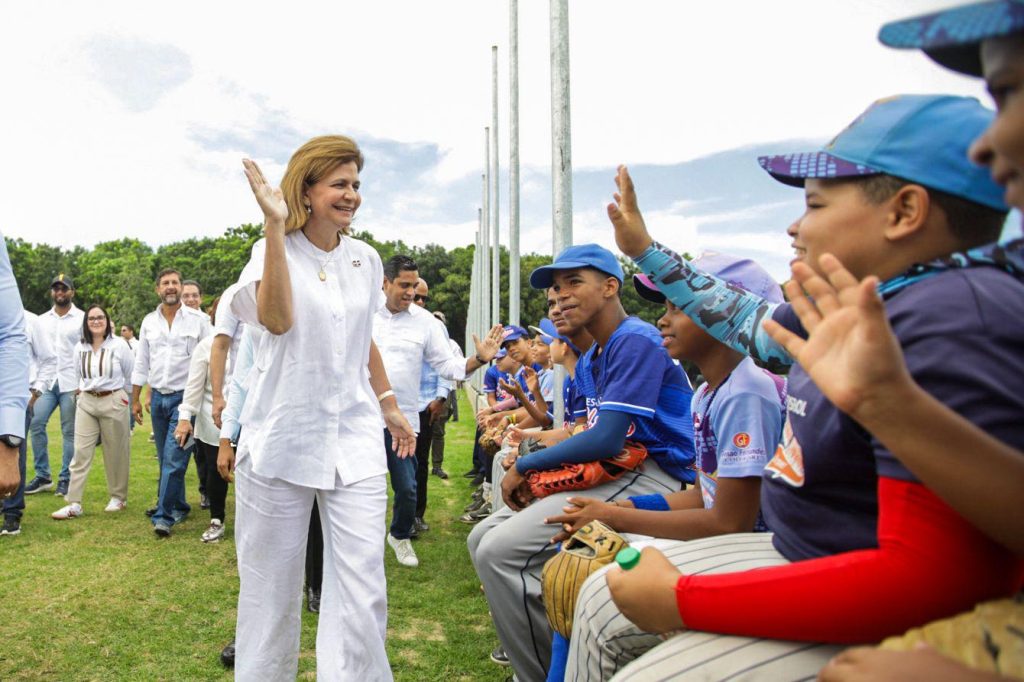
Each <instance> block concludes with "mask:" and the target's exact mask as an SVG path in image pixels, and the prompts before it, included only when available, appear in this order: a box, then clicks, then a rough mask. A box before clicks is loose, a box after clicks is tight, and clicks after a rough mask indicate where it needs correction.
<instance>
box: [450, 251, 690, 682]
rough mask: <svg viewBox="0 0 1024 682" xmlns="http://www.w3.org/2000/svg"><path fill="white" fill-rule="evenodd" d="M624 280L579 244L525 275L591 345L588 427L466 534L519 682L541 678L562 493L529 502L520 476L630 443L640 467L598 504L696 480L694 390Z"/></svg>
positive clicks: (511, 484) (510, 480) (530, 464)
mask: <svg viewBox="0 0 1024 682" xmlns="http://www.w3.org/2000/svg"><path fill="white" fill-rule="evenodd" d="M622 278H623V274H622V268H621V266H620V265H619V263H618V261H617V260H616V259H615V257H614V256H613V255H612V253H611V252H609V251H608V250H607V249H603V248H601V247H599V246H597V245H594V244H585V245H581V246H574V247H570V248H568V249H566V250H565V251H563V252H562V253H561V254H559V255H558V257H557V258H556V259H555V261H554V262H553V263H552V264H551V265H549V266H545V267H542V268H538V269H537V270H535V271H534V272H533V274H532V275H531V279H530V282H531V284H532V285H533V286H534V287H535V288H538V289H547V288H549V287H551V286H553V287H554V289H555V292H556V293H557V300H558V307H559V309H560V310H561V313H562V315H563V316H564V318H565V319H566V320H567V321H568V322H569V323H570V324H576V325H579V326H582V327H585V328H586V330H587V331H588V332H589V333H590V335H591V336H592V337H593V339H594V345H593V346H592V347H591V348H590V350H589V351H587V353H586V354H585V356H589V357H590V358H591V361H590V362H589V363H588V367H589V369H588V370H587V372H586V374H587V376H586V377H583V376H581V375H582V373H583V371H582V370H581V367H580V363H578V364H577V368H576V380H577V386H579V385H580V384H581V383H583V384H585V385H586V386H587V388H585V389H584V392H585V393H586V394H587V398H588V412H590V415H589V421H590V423H591V426H590V428H589V429H587V430H586V431H584V432H582V433H580V434H578V435H576V436H573V437H572V438H569V439H567V440H565V441H563V442H561V443H559V444H557V445H554V446H552V447H550V448H547V449H544V450H540V451H537V452H534V453H531V454H529V455H526V456H524V457H522V458H520V459H519V460H517V462H516V463H515V465H514V466H512V467H511V468H510V469H509V471H508V473H507V474H506V476H505V479H504V480H503V482H502V492H503V496H504V498H505V500H506V502H507V503H508V504H509V507H508V508H505V509H502V510H501V511H499V512H495V513H494V514H493V515H491V516H490V517H489V518H488V519H486V520H485V521H483V522H481V523H480V524H479V525H477V527H476V528H474V529H473V531H472V533H470V536H469V541H468V544H469V548H470V556H471V557H472V559H473V563H474V565H475V567H476V570H477V574H478V575H479V576H480V579H481V581H482V582H483V585H484V592H485V594H486V596H487V600H488V603H489V604H490V607H491V613H492V617H493V618H494V623H495V629H496V630H497V632H498V637H499V639H500V640H501V644H502V646H503V647H504V649H505V652H506V653H507V654H508V657H509V660H510V661H511V663H512V667H513V668H514V670H515V672H516V676H517V678H518V679H519V680H521V681H523V682H526V681H537V680H543V679H544V678H545V671H546V670H547V666H548V659H549V657H550V647H551V630H550V628H549V626H548V624H547V617H546V615H545V612H544V607H543V605H542V603H541V601H540V571H541V568H542V566H543V565H544V562H545V561H547V559H549V558H551V557H552V556H553V555H554V554H555V552H556V551H557V547H556V546H555V545H554V544H552V543H550V538H551V532H550V529H549V528H548V527H547V526H545V524H544V519H545V518H546V517H547V516H550V515H551V514H553V513H557V512H558V510H560V509H561V507H562V506H563V505H564V504H565V499H566V497H567V496H568V495H569V493H556V494H553V495H550V496H548V497H544V498H541V499H538V500H534V499H533V498H532V495H531V494H530V493H529V486H528V484H527V483H526V478H525V475H526V474H527V473H528V472H530V471H533V470H544V469H555V468H560V467H561V466H562V465H563V464H565V463H573V462H584V461H596V460H600V459H605V458H608V457H611V456H614V455H616V454H618V453H619V452H620V451H621V450H622V447H623V444H624V443H625V441H626V439H627V438H628V439H630V440H631V441H636V442H639V443H641V444H643V445H644V446H645V447H646V449H647V452H648V458H647V460H646V462H645V466H644V468H643V470H642V471H637V472H627V473H626V474H625V475H623V476H622V477H621V478H619V479H618V480H615V481H611V482H609V483H604V484H601V485H599V486H596V487H594V488H591V489H590V492H589V494H591V495H593V496H595V497H598V498H600V499H604V500H616V499H620V498H624V497H627V496H629V495H645V494H654V493H662V494H669V493H672V492H675V491H678V490H680V489H681V488H682V487H683V484H684V482H690V483H692V482H693V480H694V476H695V474H694V470H693V460H694V454H693V436H692V427H691V424H690V416H689V404H690V399H691V397H692V390H691V389H690V386H689V382H688V381H687V379H686V376H685V374H683V372H682V370H681V369H680V368H679V366H678V365H676V364H675V363H673V362H672V360H671V358H669V356H668V354H667V353H666V352H665V350H664V349H663V348H662V347H661V337H660V335H659V334H658V331H657V330H656V329H655V328H654V327H653V326H652V325H650V324H648V323H646V322H642V321H640V320H638V319H636V318H632V317H629V316H627V315H626V312H625V310H624V309H623V308H622V303H621V301H620V299H619V290H620V288H621V286H622Z"/></svg>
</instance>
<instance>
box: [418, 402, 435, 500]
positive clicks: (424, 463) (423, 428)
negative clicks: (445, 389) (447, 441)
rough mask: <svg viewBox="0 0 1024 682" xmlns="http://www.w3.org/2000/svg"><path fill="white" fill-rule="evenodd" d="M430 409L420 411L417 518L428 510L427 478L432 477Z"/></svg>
mask: <svg viewBox="0 0 1024 682" xmlns="http://www.w3.org/2000/svg"><path fill="white" fill-rule="evenodd" d="M431 440H433V434H432V432H431V429H430V410H423V411H422V412H420V432H419V433H418V434H416V518H418V519H421V518H423V515H424V514H425V513H426V512H427V480H428V479H429V478H430V441H431Z"/></svg>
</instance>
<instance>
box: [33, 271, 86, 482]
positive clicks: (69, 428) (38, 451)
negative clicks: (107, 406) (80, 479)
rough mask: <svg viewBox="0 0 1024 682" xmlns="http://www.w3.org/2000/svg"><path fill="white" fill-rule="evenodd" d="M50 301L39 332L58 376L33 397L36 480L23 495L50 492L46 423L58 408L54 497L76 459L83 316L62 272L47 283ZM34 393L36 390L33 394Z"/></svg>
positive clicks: (72, 289)
mask: <svg viewBox="0 0 1024 682" xmlns="http://www.w3.org/2000/svg"><path fill="white" fill-rule="evenodd" d="M50 298H51V299H52V300H53V307H52V308H50V309H49V310H47V311H46V312H45V313H43V314H42V315H40V316H39V320H38V322H39V326H40V329H41V330H42V333H43V334H44V335H46V337H47V338H48V339H49V340H50V345H51V346H52V347H53V352H54V353H56V355H57V376H56V378H55V380H54V381H52V382H51V383H50V384H49V385H48V386H46V387H45V388H44V389H42V390H41V391H40V392H39V394H38V395H36V402H35V406H34V408H33V415H32V423H31V424H30V426H29V430H30V431H31V433H32V457H33V459H34V461H35V477H34V478H33V479H32V480H31V481H30V482H29V484H28V485H26V486H25V494H26V495H34V494H35V493H38V492H41V491H44V490H53V476H52V475H51V474H50V452H49V449H48V448H49V438H48V437H47V435H46V423H47V422H48V421H50V415H52V414H53V411H54V410H55V409H57V407H58V406H59V407H60V432H61V438H62V439H63V443H62V445H63V459H62V462H61V469H60V476H59V478H58V480H57V489H56V490H55V491H54V494H55V495H67V492H68V481H70V480H71V471H70V470H69V469H68V467H69V466H70V465H71V460H72V458H74V456H75V390H76V389H77V388H78V380H77V377H76V375H75V358H74V351H75V344H76V343H78V340H79V339H80V338H81V337H82V322H83V319H84V318H85V313H83V312H82V310H81V309H80V308H78V307H77V306H76V305H75V304H74V302H73V301H74V298H75V283H74V282H73V281H72V280H71V277H69V276H68V275H67V274H65V273H63V272H61V273H58V274H57V276H56V277H54V278H53V282H52V283H51V284H50ZM33 394H35V391H33Z"/></svg>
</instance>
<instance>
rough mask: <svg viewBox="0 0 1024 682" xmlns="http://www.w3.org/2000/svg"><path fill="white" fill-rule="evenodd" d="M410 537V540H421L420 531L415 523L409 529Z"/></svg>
mask: <svg viewBox="0 0 1024 682" xmlns="http://www.w3.org/2000/svg"><path fill="white" fill-rule="evenodd" d="M409 539H410V540H419V539H420V531H419V529H418V528H417V527H416V524H415V523H413V524H412V528H410V529H409Z"/></svg>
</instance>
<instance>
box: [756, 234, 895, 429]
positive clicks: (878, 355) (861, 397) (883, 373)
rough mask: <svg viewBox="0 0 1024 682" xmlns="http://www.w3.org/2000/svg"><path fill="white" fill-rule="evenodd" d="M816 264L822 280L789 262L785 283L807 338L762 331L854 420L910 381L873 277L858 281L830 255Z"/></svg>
mask: <svg viewBox="0 0 1024 682" xmlns="http://www.w3.org/2000/svg"><path fill="white" fill-rule="evenodd" d="M819 263H820V265H821V269H822V270H823V271H824V272H825V273H826V275H827V277H828V279H827V280H826V279H825V278H824V277H822V276H821V275H819V274H817V273H816V272H814V270H812V269H811V268H810V266H808V265H807V264H805V263H794V264H793V279H792V280H791V281H789V282H787V283H786V294H787V295H788V296H789V299H790V301H791V303H792V306H793V311H794V312H796V314H797V315H798V316H799V318H800V322H801V324H803V327H804V329H805V330H806V331H807V335H808V336H807V339H806V340H805V339H802V338H800V337H799V336H797V335H796V334H793V333H792V332H790V331H788V330H787V329H784V328H783V327H782V326H781V325H779V324H778V323H777V322H774V321H772V320H767V321H765V323H764V328H765V331H767V332H768V333H769V334H770V335H771V337H772V338H773V339H775V341H776V342H778V343H779V344H780V345H782V346H783V347H784V348H785V349H786V350H787V351H788V352H789V354H790V355H792V356H793V357H794V358H795V359H796V361H797V362H799V363H800V365H801V366H802V367H803V368H804V370H806V371H807V374H808V375H809V376H810V377H811V379H812V380H813V381H814V383H815V384H817V385H818V387H819V388H820V389H821V391H822V393H824V394H825V396H826V397H827V398H828V399H829V400H831V401H832V403H833V404H834V405H835V406H836V407H838V408H839V409H840V410H842V411H843V412H845V413H847V414H849V415H850V416H852V417H854V418H855V419H861V418H862V417H869V416H870V413H871V410H872V408H873V405H874V404H875V401H876V400H878V399H882V398H884V396H885V395H887V394H889V393H891V392H892V391H893V387H894V386H900V385H903V384H904V383H910V382H911V381H912V380H911V378H910V375H909V374H908V373H907V368H906V364H905V363H904V361H903V354H902V351H901V350H900V345H899V341H898V340H897V339H896V336H895V335H894V334H893V332H892V328H891V327H890V326H889V321H888V319H887V318H886V316H885V306H884V304H883V303H882V299H881V298H880V297H879V295H878V291H877V287H878V278H876V277H867V278H865V279H863V280H861V281H860V282H858V281H857V278H856V277H854V276H853V275H852V274H850V272H849V271H848V270H846V269H845V268H844V267H843V264H842V263H840V262H839V259H838V258H836V257H835V256H833V255H831V254H824V255H822V256H821V259H820V260H819ZM805 292H806V293H805Z"/></svg>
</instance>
